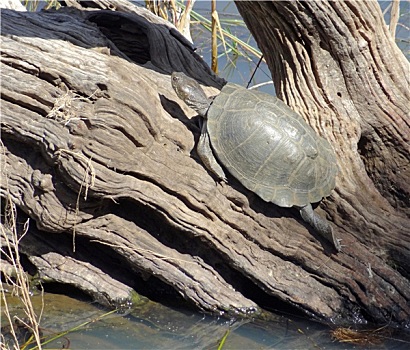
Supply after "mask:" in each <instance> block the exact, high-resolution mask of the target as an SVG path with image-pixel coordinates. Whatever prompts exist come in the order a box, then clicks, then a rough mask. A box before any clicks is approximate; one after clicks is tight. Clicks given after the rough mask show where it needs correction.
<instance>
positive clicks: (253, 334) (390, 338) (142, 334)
mask: <svg viewBox="0 0 410 350" xmlns="http://www.w3.org/2000/svg"><path fill="white" fill-rule="evenodd" d="M32 300H33V303H34V308H35V310H36V313H37V314H40V313H41V309H42V305H43V304H44V310H43V312H42V318H41V330H42V333H43V336H44V337H45V340H48V339H51V338H52V337H54V336H56V335H57V334H58V333H60V332H64V331H68V330H72V331H70V332H69V333H67V334H65V335H64V336H62V337H59V338H58V339H56V340H54V341H51V342H50V343H48V344H46V345H44V346H43V348H44V349H67V348H70V349H164V350H166V349H187V350H188V349H192V350H193V349H218V345H219V343H220V341H221V340H222V338H223V337H224V335H226V333H227V332H229V333H228V334H227V336H226V340H225V343H224V345H223V347H222V349H224V350H228V349H232V350H233V349H237V350H239V349H247V350H251V349H261V350H262V349H278V350H279V349H306V350H307V349H315V350H320V349H333V350H336V349H337V350H339V349H340V350H342V349H389V350H405V349H409V348H410V333H408V332H403V331H401V333H397V332H396V331H394V330H391V329H382V330H379V331H377V332H374V334H373V335H371V336H368V338H369V339H372V341H373V342H374V344H373V345H364V346H363V345H352V344H349V343H342V342H339V341H336V340H335V339H333V337H332V332H334V331H336V328H335V327H334V328H333V329H332V328H330V327H327V326H324V325H321V324H318V323H315V322H312V321H308V320H306V319H304V318H297V317H289V316H273V318H272V320H270V321H269V322H267V321H265V322H264V321H249V320H246V321H244V320H235V321H233V320H227V319H223V318H217V317H211V316H207V315H203V314H201V313H199V312H195V311H192V310H191V311H190V310H185V309H175V308H170V307H166V306H163V305H161V304H158V303H155V302H152V301H148V300H146V301H144V302H143V303H142V304H141V305H139V306H136V307H135V308H134V309H132V310H127V312H126V313H125V314H124V313H123V314H120V313H111V314H108V315H107V312H108V311H107V310H104V309H102V308H101V307H99V306H98V305H96V304H93V303H89V302H85V301H80V300H79V299H78V298H77V299H75V298H70V297H68V296H64V295H58V294H51V293H45V295H44V296H43V297H42V296H41V295H35V296H34V297H33V298H32ZM42 300H43V301H44V303H43V301H42ZM8 306H9V308H11V309H12V310H13V312H12V314H13V315H18V316H19V317H24V312H23V309H22V305H21V303H20V301H19V300H18V299H17V298H15V297H11V296H8ZM3 307H4V305H3V304H2V308H3ZM5 324H7V320H6V319H5V317H4V315H3V317H2V320H1V325H2V326H4V325H5ZM82 324H83V326H82V327H80V328H79V329H77V330H73V329H75V328H76V327H77V326H79V325H82ZM2 333H3V335H6V334H5V333H6V332H5V331H2Z"/></svg>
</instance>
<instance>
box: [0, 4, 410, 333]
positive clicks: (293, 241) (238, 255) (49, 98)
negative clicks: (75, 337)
mask: <svg viewBox="0 0 410 350" xmlns="http://www.w3.org/2000/svg"><path fill="white" fill-rule="evenodd" d="M1 15H2V22H1V25H2V31H1V33H2V45H1V50H2V75H3V79H2V85H3V86H2V119H1V131H2V142H3V145H2V154H3V157H2V167H1V171H2V179H7V181H2V182H1V196H2V198H3V199H7V198H9V199H10V200H11V201H12V202H13V203H14V204H15V205H16V206H17V207H18V208H19V215H20V216H19V217H20V218H24V217H26V216H27V217H29V218H30V220H31V221H34V222H35V223H36V226H37V228H35V227H34V225H31V228H30V229H29V232H28V233H27V234H26V236H24V238H23V239H22V240H21V242H20V250H21V253H22V254H25V255H26V256H27V257H28V259H29V260H30V261H31V263H32V264H33V265H34V267H36V269H37V271H38V272H39V275H40V277H42V278H44V279H46V280H47V281H49V280H50V279H51V280H54V281H58V282H59V283H66V284H67V283H68V284H72V285H74V286H76V287H78V288H81V289H83V290H84V291H86V292H87V293H89V294H90V295H92V296H93V298H95V299H96V300H99V301H100V302H101V303H105V304H107V305H116V304H117V303H118V300H120V304H123V303H124V292H125V293H128V294H127V295H128V299H129V300H130V301H131V300H132V297H133V296H132V295H131V294H132V292H131V291H130V287H131V288H133V289H135V290H137V291H139V292H143V293H145V294H147V295H149V296H150V295H152V293H154V292H155V291H158V290H160V291H162V292H163V293H170V292H172V291H174V292H176V293H174V294H171V295H172V296H173V297H176V296H177V295H179V296H182V297H183V298H184V299H185V300H187V301H189V302H190V303H191V304H193V305H195V306H196V307H198V308H199V309H202V310H205V311H208V312H216V313H220V314H225V313H227V314H232V313H233V314H235V315H237V314H241V315H254V316H255V315H258V314H259V313H260V312H261V311H260V307H264V308H276V307H277V305H278V304H280V303H282V304H285V305H288V306H292V307H296V308H298V309H299V310H301V311H303V312H305V313H306V314H308V315H310V316H312V317H315V318H316V319H319V320H322V321H332V322H335V323H342V322H360V321H365V320H371V321H374V322H377V323H385V322H394V323H396V324H400V325H403V326H404V325H406V324H408V322H409V315H410V310H409V304H408V303H409V295H410V293H408V292H409V290H410V283H409V281H408V279H407V277H408V276H406V275H405V274H404V272H403V271H405V270H406V268H407V267H408V263H409V259H408V258H409V256H408V255H409V254H408V243H409V228H408V227H409V225H408V223H409V222H408V219H407V218H406V217H405V215H404V210H403V211H401V210H399V209H396V208H393V207H392V206H391V205H390V204H389V202H388V201H387V200H385V199H384V198H383V197H382V196H381V194H380V193H379V192H378V191H377V190H375V188H376V187H375V186H373V185H372V181H371V180H370V177H368V176H367V174H366V173H365V170H364V165H363V162H359V160H360V159H361V158H360V155H358V153H357V151H356V152H353V151H354V148H353V146H352V145H353V143H354V142H353V140H350V141H349V140H346V142H350V146H351V147H350V148H347V149H346V148H342V147H341V144H339V143H338V142H340V139H341V138H342V136H343V135H347V134H350V133H352V132H353V131H354V130H356V129H352V128H358V127H359V126H360V124H359V122H358V121H357V120H356V121H355V123H354V124H353V126H347V125H346V124H341V123H342V121H343V122H344V119H338V118H335V119H334V122H333V119H330V117H333V115H332V114H331V112H330V111H328V112H327V113H325V114H323V116H322V114H321V119H320V121H319V122H317V123H316V124H313V126H314V127H316V129H317V130H319V131H320V132H321V133H322V134H323V135H325V136H328V138H329V139H330V141H331V142H332V144H333V145H334V147H335V148H336V151H337V155H338V158H339V164H340V165H343V164H345V168H349V167H351V168H349V169H344V168H343V167H341V175H340V176H339V182H338V187H337V189H336V191H335V194H334V195H332V196H331V197H330V198H329V199H328V200H326V201H325V203H324V204H323V205H321V207H320V208H317V209H316V210H318V211H321V212H322V214H323V213H324V212H327V214H328V217H329V218H331V220H332V221H333V226H334V229H335V231H336V234H337V235H338V237H339V238H342V239H343V242H342V243H343V244H344V249H343V251H342V252H341V253H338V254H336V253H335V252H334V251H333V250H332V248H331V247H330V246H329V245H328V243H327V242H325V241H323V240H322V239H321V238H320V237H318V236H317V235H316V234H315V233H314V232H311V231H310V230H309V228H308V227H307V226H306V225H304V223H303V221H302V220H301V219H300V217H299V215H298V212H297V211H296V210H292V209H285V208H278V207H276V206H274V205H273V204H269V203H265V202H263V201H262V200H261V199H259V198H258V197H257V196H256V195H254V194H253V193H251V192H249V191H247V190H246V189H244V188H243V187H242V186H241V185H240V184H239V183H238V182H237V181H236V180H235V179H233V178H232V177H229V179H228V180H229V182H228V184H218V183H216V182H215V180H214V179H213V178H212V176H211V175H210V174H209V173H208V172H207V171H206V170H205V168H204V167H203V166H202V164H201V163H200V162H199V160H198V158H197V155H196V153H195V151H194V144H195V141H196V139H197V137H198V136H199V128H198V125H197V122H196V118H193V116H194V113H193V111H192V110H190V109H189V108H188V107H186V106H184V104H183V102H181V101H180V100H179V99H178V98H177V97H176V95H175V94H174V92H173V90H172V88H171V84H170V76H169V73H171V72H172V71H173V70H180V71H184V72H185V73H186V74H188V75H190V76H191V77H194V78H195V79H197V80H199V81H200V82H202V83H204V84H206V85H210V86H214V87H219V88H220V87H221V86H222V85H223V81H222V80H221V79H219V78H217V77H215V76H214V75H213V74H212V73H211V72H210V71H209V69H208V68H207V67H206V66H205V64H204V63H203V62H202V61H201V60H200V58H199V57H198V56H197V55H196V54H195V53H194V51H193V50H192V48H191V47H190V46H189V45H188V44H187V42H186V41H185V40H183V39H182V38H181V37H180V36H178V34H176V33H175V32H174V31H173V30H171V29H170V27H169V26H168V25H162V24H161V23H160V22H158V21H157V20H156V21H151V20H150V19H149V18H148V19H147V17H145V18H144V17H142V15H138V14H124V13H116V12H110V11H93V12H90V11H87V12H81V11H73V10H71V11H58V12H48V13H17V12H13V11H2V14H1ZM144 16H145V15H144ZM295 62H296V63H295V64H297V62H298V61H295ZM321 74H323V75H325V73H324V72H321ZM312 91H316V90H313V89H312ZM207 92H208V93H209V94H210V95H212V94H213V95H214V94H216V93H217V90H215V89H210V88H208V89H207ZM342 93H344V92H343V91H342ZM295 96H299V95H297V94H296V95H295ZM300 96H302V94H301V95H300ZM307 96H310V95H307ZM342 96H344V95H342ZM300 101H306V103H307V102H309V101H310V99H309V98H308V97H307V98H306V99H302V97H300ZM315 101H316V100H315ZM321 101H322V100H321ZM343 101H344V100H343ZM287 102H289V101H287ZM321 103H322V104H321V105H319V103H318V102H317V101H316V107H315V110H316V111H320V110H321V109H320V108H319V107H320V106H322V105H323V106H322V107H323V108H324V106H325V103H324V101H322V102H321ZM338 103H342V102H338ZM344 103H345V104H346V103H347V102H344ZM290 104H291V103H290ZM351 108H352V107H351ZM295 109H298V108H295ZM299 111H300V112H302V113H303V109H301V108H299ZM304 115H307V114H306V113H304ZM356 117H357V114H356ZM312 120H313V119H312ZM326 121H327V122H328V123H329V124H326ZM336 124H337V125H339V126H337V127H336V126H335V125H336ZM336 130H337V131H338V132H336ZM331 131H332V132H331ZM329 135H333V136H332V137H329ZM354 135H356V134H354ZM355 137H356V142H357V135H356V136H355ZM356 149H357V147H356ZM360 164H361V168H359V165H360ZM352 169H353V170H352ZM360 169H361V173H360V174H361V176H362V178H361V179H357V178H356V177H355V176H353V174H357V173H355V172H357V171H358V170H360ZM356 176H357V175H356ZM363 184H366V188H363V187H355V186H359V185H360V186H363ZM353 189H354V191H353ZM359 190H360V191H359ZM369 198H372V201H371V202H368V203H367V206H364V200H365V199H367V200H368V201H369ZM3 202H4V201H3ZM3 209H4V210H6V209H7V208H6V207H3ZM362 211H363V212H362ZM382 212H383V215H381V213H382ZM387 215H388V216H387ZM4 224H6V223H4ZM358 230H360V235H359V234H358ZM384 230H390V234H389V235H386V234H385V231H384ZM7 232H8V231H7V229H5V230H2V233H3V235H5V234H7ZM400 235H401V236H400ZM393 248H394V249H393ZM393 250H394V251H395V252H401V253H402V256H401V257H393V256H391V255H390V253H391V252H392V251H393ZM58 259H61V264H58V263H57V261H58ZM389 259H390V261H391V263H390V264H388V263H386V261H388V260H389ZM63 267H66V269H65V270H64V273H62V271H61V269H62V268H63ZM67 271H68V272H67ZM72 271H81V272H79V274H80V275H81V276H79V275H75V274H73V273H71V272H72ZM104 275H106V278H103V277H102V276H104ZM79 277H83V278H84V279H85V280H89V281H96V280H97V278H99V279H100V280H101V283H106V284H105V286H103V287H104V288H101V291H102V292H104V295H103V296H102V297H98V294H97V295H96V290H95V289H94V288H91V289H87V284H86V283H85V281H83V282H82V281H81V278H79ZM112 280H116V281H118V284H116V288H113V292H112V293H107V290H109V288H107V286H109V284H110V283H113V282H112ZM91 284H92V283H91ZM92 285H93V286H95V284H92ZM121 288H122V289H121ZM120 290H121V292H120ZM97 293H98V291H97ZM125 299H127V298H125Z"/></svg>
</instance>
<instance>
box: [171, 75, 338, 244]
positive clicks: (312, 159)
mask: <svg viewBox="0 0 410 350" xmlns="http://www.w3.org/2000/svg"><path fill="white" fill-rule="evenodd" d="M171 84H172V87H173V89H174V90H175V92H176V94H177V96H178V97H179V98H180V99H181V100H183V101H184V102H185V103H186V104H187V105H188V106H189V107H191V108H192V109H194V110H195V111H196V112H197V113H198V114H199V116H200V117H202V118H201V121H202V126H201V134H200V137H199V140H198V142H197V146H196V150H197V154H198V156H199V158H200V159H201V161H202V162H203V164H204V165H205V167H206V168H207V169H208V170H209V171H210V172H211V173H213V174H214V175H215V176H216V177H217V178H218V179H219V180H221V181H227V178H226V175H225V171H224V169H226V170H227V171H228V172H229V173H230V174H231V175H232V176H234V177H235V178H236V179H237V180H238V181H239V182H240V183H241V184H242V185H243V186H244V187H246V188H247V189H248V190H250V191H252V192H254V193H256V194H257V195H258V196H259V197H260V198H262V199H263V200H264V201H266V202H272V203H274V204H276V205H278V206H280V207H296V208H297V209H299V212H300V215H301V217H302V219H303V220H304V221H305V222H307V223H308V224H309V225H310V226H311V227H312V228H313V229H314V230H315V231H316V232H317V233H319V234H320V235H322V236H323V237H324V238H326V239H327V240H328V241H330V243H332V244H333V246H334V247H335V248H336V250H337V251H341V244H340V240H339V239H336V238H335V236H334V234H333V229H332V226H331V225H330V223H329V222H328V221H327V220H325V219H323V218H322V217H320V216H319V215H318V214H316V213H315V212H314V210H313V208H312V204H311V203H316V202H319V201H321V200H322V198H324V197H326V196H328V195H329V194H330V193H331V191H332V190H333V189H334V187H335V182H336V176H337V173H338V167H337V162H336V156H335V153H334V151H333V149H332V147H331V146H330V144H329V142H328V141H327V140H326V139H324V138H323V137H320V136H319V135H318V134H316V133H315V131H314V130H313V129H312V128H311V127H310V126H309V125H308V124H307V123H306V121H305V120H304V119H303V118H302V117H301V116H300V115H299V114H297V113H296V112H295V111H293V110H292V109H291V108H290V107H289V106H287V105H286V104H285V103H284V102H283V101H281V100H280V99H278V98H277V97H275V96H272V95H269V94H266V93H263V92H260V91H256V90H249V89H246V88H244V87H242V86H240V85H236V84H233V83H227V84H226V85H224V86H223V88H222V90H221V91H220V93H219V94H218V95H216V96H213V97H211V98H208V97H207V96H206V95H205V92H204V90H203V89H202V88H201V86H200V85H199V83H198V82H197V81H196V80H195V79H192V78H190V77H188V76H187V75H185V74H184V73H182V72H173V73H172V74H171Z"/></svg>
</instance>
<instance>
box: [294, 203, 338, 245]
mask: <svg viewBox="0 0 410 350" xmlns="http://www.w3.org/2000/svg"><path fill="white" fill-rule="evenodd" d="M299 212H300V216H301V217H302V219H303V220H304V221H306V222H307V223H308V224H309V225H310V226H312V227H313V228H314V229H315V231H316V232H317V233H319V234H320V235H321V236H323V237H324V238H326V239H327V240H328V241H329V242H331V243H333V245H334V247H335V248H336V250H337V251H338V252H340V251H341V250H342V246H341V244H340V239H337V238H336V237H335V236H334V234H333V229H332V226H330V224H329V222H327V221H326V220H325V219H323V218H321V217H320V216H319V215H317V214H316V213H315V212H314V211H313V208H312V205H311V204H308V205H305V206H304V207H300V208H299Z"/></svg>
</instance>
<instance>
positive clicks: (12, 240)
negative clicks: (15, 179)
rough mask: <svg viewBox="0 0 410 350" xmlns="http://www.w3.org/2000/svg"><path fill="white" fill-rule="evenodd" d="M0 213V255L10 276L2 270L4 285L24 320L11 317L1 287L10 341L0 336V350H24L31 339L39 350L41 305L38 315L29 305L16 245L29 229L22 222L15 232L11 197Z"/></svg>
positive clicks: (14, 213)
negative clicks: (25, 335)
mask: <svg viewBox="0 0 410 350" xmlns="http://www.w3.org/2000/svg"><path fill="white" fill-rule="evenodd" d="M4 208H5V210H4V213H3V219H4V221H3V222H2V224H1V238H2V242H1V255H2V258H3V259H5V260H7V262H8V263H10V264H11V266H12V269H11V273H10V274H8V273H7V272H6V271H3V275H4V279H5V283H6V284H7V285H8V286H10V288H11V289H12V294H13V295H15V296H17V297H18V298H19V300H20V302H21V305H22V308H23V310H24V314H25V317H24V318H20V317H17V316H12V314H11V310H10V308H9V306H8V300H7V296H8V293H7V292H6V291H5V290H4V288H3V287H4V285H3V284H2V286H1V298H2V301H3V307H2V311H3V313H4V315H5V317H6V319H7V321H8V326H9V327H8V331H9V340H8V341H6V339H5V334H4V332H2V335H1V338H2V339H1V349H2V350H3V349H10V348H13V349H24V348H25V347H26V346H27V343H32V340H33V339H34V341H35V343H36V344H37V347H38V349H41V331H40V326H39V324H40V320H41V315H42V312H43V307H44V303H43V304H42V308H41V310H40V313H39V314H38V315H37V313H36V311H35V310H34V307H33V304H32V302H31V292H30V283H29V278H28V276H27V274H26V273H25V271H24V268H23V266H22V264H21V261H20V254H19V243H20V241H21V239H22V238H23V237H24V235H25V234H26V233H27V231H28V228H29V220H27V221H26V222H25V223H24V226H23V230H22V233H21V234H20V233H19V232H18V229H17V214H16V213H17V210H16V206H15V204H14V203H13V202H12V201H11V199H10V197H8V198H7V199H6V203H5V206H4ZM22 329H23V330H24V331H25V332H27V333H28V334H30V337H29V339H28V341H27V342H26V344H22V345H21V344H20V345H19V341H20V339H19V330H20V331H21V330H22Z"/></svg>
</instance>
